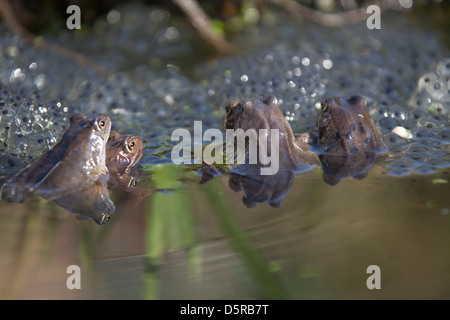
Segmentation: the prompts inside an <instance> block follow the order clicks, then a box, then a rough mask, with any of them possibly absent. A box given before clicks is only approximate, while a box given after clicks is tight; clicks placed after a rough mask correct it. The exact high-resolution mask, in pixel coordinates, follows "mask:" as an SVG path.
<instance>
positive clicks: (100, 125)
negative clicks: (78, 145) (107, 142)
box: [98, 120, 106, 130]
mask: <svg viewBox="0 0 450 320" xmlns="http://www.w3.org/2000/svg"><path fill="white" fill-rule="evenodd" d="M98 127H99V129H100V130H103V129H105V128H106V121H105V120H100V121H99V122H98Z"/></svg>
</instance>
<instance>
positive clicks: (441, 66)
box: [436, 58, 450, 82]
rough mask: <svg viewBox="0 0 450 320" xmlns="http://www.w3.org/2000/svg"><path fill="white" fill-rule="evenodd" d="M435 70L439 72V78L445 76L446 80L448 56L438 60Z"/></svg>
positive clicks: (448, 67)
mask: <svg viewBox="0 0 450 320" xmlns="http://www.w3.org/2000/svg"><path fill="white" fill-rule="evenodd" d="M436 71H437V72H438V73H439V75H440V76H441V78H443V79H445V78H447V82H448V77H450V58H447V59H444V60H442V61H441V62H439V63H438V65H437V67H436Z"/></svg>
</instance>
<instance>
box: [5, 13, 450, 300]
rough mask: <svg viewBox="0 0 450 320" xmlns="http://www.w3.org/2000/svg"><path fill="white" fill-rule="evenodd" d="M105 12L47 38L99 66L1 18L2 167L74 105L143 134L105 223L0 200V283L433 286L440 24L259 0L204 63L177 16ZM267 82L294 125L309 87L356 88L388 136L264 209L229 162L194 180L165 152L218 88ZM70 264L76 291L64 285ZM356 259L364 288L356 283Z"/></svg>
mask: <svg viewBox="0 0 450 320" xmlns="http://www.w3.org/2000/svg"><path fill="white" fill-rule="evenodd" d="M118 12H120V22H117V21H116V20H114V21H108V19H105V20H102V21H99V22H98V23H97V24H96V25H95V27H94V28H93V29H92V30H90V31H89V32H85V33H82V32H80V33H76V34H75V35H74V33H70V32H69V33H68V32H61V33H60V34H57V35H53V36H52V35H49V36H48V37H49V39H50V40H53V41H58V43H59V44H60V45H63V46H65V47H69V48H72V49H74V50H78V51H80V52H83V53H85V54H86V56H89V57H90V58H92V59H93V60H95V61H97V62H98V63H100V64H101V65H102V66H103V67H105V68H107V69H108V70H111V71H112V75H110V76H109V77H107V78H104V77H102V76H100V75H98V74H95V73H94V72H93V71H92V70H90V69H88V68H84V67H80V66H79V65H77V64H76V63H75V62H73V61H71V60H70V59H66V58H63V57H59V56H58V55H56V54H54V53H49V52H46V51H44V50H39V49H35V48H32V47H29V46H27V45H26V44H25V43H23V41H21V40H20V39H19V38H17V37H16V36H14V35H12V34H11V33H10V32H9V31H7V30H6V29H5V28H2V31H1V39H0V41H1V50H2V55H1V60H2V64H1V67H0V75H1V79H2V81H1V87H2V92H1V95H2V96H1V101H0V102H1V107H2V118H1V120H0V129H1V130H2V131H1V133H0V141H1V142H2V143H3V147H2V149H1V152H2V155H1V157H0V168H1V171H0V174H1V176H2V180H3V181H4V180H5V179H7V178H8V177H10V176H11V175H13V174H14V173H16V172H17V171H18V169H19V168H21V167H23V166H24V165H25V164H27V163H29V162H31V161H32V160H33V159H34V158H36V157H37V156H38V155H39V154H41V153H42V152H43V151H44V150H47V149H48V148H49V147H51V146H52V145H54V143H55V142H56V141H57V139H58V137H59V136H60V135H61V132H62V130H63V129H64V127H65V126H66V125H67V122H68V117H69V116H70V114H72V113H74V112H76V111H81V112H84V113H86V114H92V113H97V112H102V113H106V114H108V115H109V116H110V117H111V119H112V123H113V129H115V130H117V131H119V132H121V133H132V134H137V135H139V136H140V137H142V139H143V140H144V143H145V150H144V156H143V158H142V160H141V162H140V165H139V166H138V167H137V168H136V172H137V173H138V175H139V179H138V180H139V181H138V186H137V188H136V189H135V190H134V191H133V192H130V193H124V192H121V191H119V190H110V196H111V199H112V200H113V202H114V204H115V206H116V211H115V214H114V215H113V216H112V219H111V221H110V222H109V223H108V224H107V225H104V226H98V225H97V224H95V223H94V222H92V221H85V222H81V221H78V220H76V219H74V216H73V215H71V214H69V213H68V212H67V211H65V210H64V209H62V208H60V207H58V206H57V205H55V204H53V203H51V202H48V201H46V200H43V199H42V198H39V197H36V198H34V199H32V200H29V201H28V202H27V203H26V204H12V203H5V202H1V203H0V219H1V220H0V221H1V223H0V229H1V232H0V239H1V241H0V253H1V255H0V257H1V258H0V298H3V299H16V298H18V299H80V298H84V299H86V298H88V299H91V298H92V299H267V298H269V299H443V298H444V299H448V298H450V250H449V249H450V241H449V240H450V220H449V219H450V198H449V197H448V196H449V191H450V188H449V180H450V170H449V167H450V135H449V130H450V126H449V122H448V121H449V119H448V117H449V105H450V96H449V90H448V88H450V86H449V75H450V64H449V62H448V61H450V60H448V57H450V54H449V52H448V47H446V46H445V42H444V40H443V39H445V33H441V32H440V31H439V30H435V29H430V28H428V27H427V25H426V24H424V23H422V21H421V20H420V19H419V20H418V21H419V22H417V20H416V22H413V23H411V22H409V21H408V19H407V18H405V16H404V14H399V13H386V16H383V25H382V29H381V30H378V31H370V30H367V29H366V28H365V25H359V27H358V28H355V27H354V26H351V27H344V28H341V29H336V30H331V29H326V28H322V27H319V26H316V25H313V24H310V23H307V22H299V21H296V19H292V18H290V17H288V16H285V15H284V14H283V13H280V12H273V13H270V12H269V14H268V16H267V17H266V18H264V19H265V20H264V21H262V24H261V25H260V26H248V27H247V28H246V29H245V30H244V31H243V32H242V34H241V35H239V36H236V39H233V42H234V43H235V44H236V45H238V46H239V47H240V48H241V49H242V50H243V51H244V52H245V54H243V55H240V56H233V57H228V58H215V59H208V63H205V62H204V60H206V59H207V58H208V50H206V49H204V48H203V47H202V46H201V45H200V41H199V40H198V39H196V36H195V33H194V32H193V31H192V30H190V29H189V28H188V27H187V25H186V22H185V21H183V20H180V19H175V18H173V17H171V16H170V15H169V14H168V13H167V12H166V11H164V10H162V9H159V8H144V7H141V6H139V5H130V6H125V7H122V8H118ZM280 21H282V22H283V23H280ZM144 26H145V27H144ZM418 26H420V28H418ZM268 30H270V32H268ZM149 35H150V36H149ZM424 43H426V45H424ZM149 52H151V54H149ZM268 94H273V95H276V96H277V97H278V98H279V99H280V100H281V101H282V104H281V106H280V108H281V109H282V111H283V112H284V114H285V115H286V118H287V119H288V120H289V122H290V123H291V125H292V127H293V128H294V131H295V132H314V130H315V119H316V117H317V112H318V110H317V104H318V103H319V105H320V101H321V100H322V99H323V98H325V97H329V96H346V97H348V96H351V95H354V94H359V95H362V96H364V98H365V99H366V100H367V102H368V109H369V111H370V113H371V115H372V117H373V118H374V120H375V121H376V123H377V125H378V126H379V128H380V130H381V133H382V134H383V138H384V140H385V142H386V144H387V145H388V147H389V151H388V152H387V153H386V154H383V155H380V156H379V157H378V159H377V162H376V164H375V165H374V167H373V168H372V169H371V170H370V172H369V173H368V175H367V177H366V178H365V179H362V180H357V179H353V178H347V179H344V180H342V181H340V182H339V183H338V184H337V185H335V186H330V185H328V184H326V183H325V182H324V179H323V171H322V170H321V168H318V167H317V168H314V169H312V170H310V171H307V172H303V173H299V174H297V175H295V176H293V177H292V178H293V181H292V183H291V184H290V183H289V181H288V183H286V187H285V189H283V190H284V192H285V193H286V195H285V196H284V197H283V198H282V201H281V206H280V207H279V208H274V207H272V206H270V205H268V204H267V203H265V201H264V200H267V198H264V195H266V194H267V193H270V192H271V191H272V190H271V189H270V188H269V189H267V190H266V189H263V188H262V189H261V190H258V191H259V192H260V193H259V194H260V195H261V194H262V195H263V198H262V200H261V202H262V203H259V204H256V206H254V207H253V208H248V207H247V205H248V201H247V200H248V199H247V200H244V199H243V198H244V192H243V191H238V192H235V191H233V189H232V188H231V187H230V179H231V178H232V176H231V174H230V173H229V172H227V171H225V172H224V173H223V174H221V175H220V176H217V177H215V178H214V179H212V180H211V181H208V182H207V183H205V184H200V180H201V176H200V174H198V173H197V172H196V170H197V169H198V165H194V164H184V165H179V166H176V165H173V164H171V161H170V151H171V149H172V147H173V145H174V144H175V143H176V142H174V141H170V136H171V133H172V131H173V130H174V129H176V128H187V129H190V130H192V127H193V124H194V121H196V120H197V121H198V120H201V121H203V131H205V130H206V129H208V128H219V129H223V119H224V115H225V113H224V106H225V104H226V103H228V102H229V100H230V99H232V98H234V97H241V96H255V95H268ZM17 119H20V121H17ZM395 126H402V127H404V128H406V129H408V130H409V132H410V133H411V134H412V136H413V137H412V138H410V139H403V138H400V137H398V136H397V135H396V134H393V133H392V129H393V128H394V127H395ZM6 127H8V128H7V129H5V128H6ZM197 147H199V146H197ZM194 169H195V170H194ZM264 187H277V186H274V185H269V186H267V185H266V186H264ZM234 189H235V188H234ZM245 191H246V192H247V193H246V194H247V198H248V197H249V196H248V195H249V192H252V191H255V192H256V190H250V191H249V189H247V190H245ZM71 265H77V266H79V267H80V271H81V278H80V279H81V289H79V290H77V289H73V290H69V289H68V288H67V285H66V281H67V279H68V277H69V276H70V274H68V273H67V272H66V271H67V268H68V267H69V266H71ZM372 265H375V266H378V267H379V270H380V283H381V288H380V289H373V290H370V289H368V286H367V280H368V278H369V277H370V276H371V273H370V272H369V273H368V267H369V266H372Z"/></svg>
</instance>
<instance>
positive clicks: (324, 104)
mask: <svg viewBox="0 0 450 320" xmlns="http://www.w3.org/2000/svg"><path fill="white" fill-rule="evenodd" d="M322 112H328V102H327V101H325V102H323V103H322Z"/></svg>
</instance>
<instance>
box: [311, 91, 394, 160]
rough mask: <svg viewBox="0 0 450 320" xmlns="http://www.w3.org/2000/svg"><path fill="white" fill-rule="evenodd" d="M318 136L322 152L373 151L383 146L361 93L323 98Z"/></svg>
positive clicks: (332, 153) (339, 153) (341, 153)
mask: <svg viewBox="0 0 450 320" xmlns="http://www.w3.org/2000/svg"><path fill="white" fill-rule="evenodd" d="M317 139H318V143H319V146H320V153H321V154H331V155H349V154H357V153H360V152H362V151H371V152H375V153H376V152H382V151H385V149H386V146H385V145H384V143H383V140H382V139H381V135H380V131H379V130H378V128H377V127H376V126H375V123H374V122H373V120H372V118H371V117H370V115H369V112H368V111H367V105H366V101H365V100H364V98H363V97H360V96H353V97H351V98H349V99H346V98H342V97H337V98H331V99H325V101H324V102H323V103H322V108H321V111H320V113H319V116H318V118H317Z"/></svg>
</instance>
